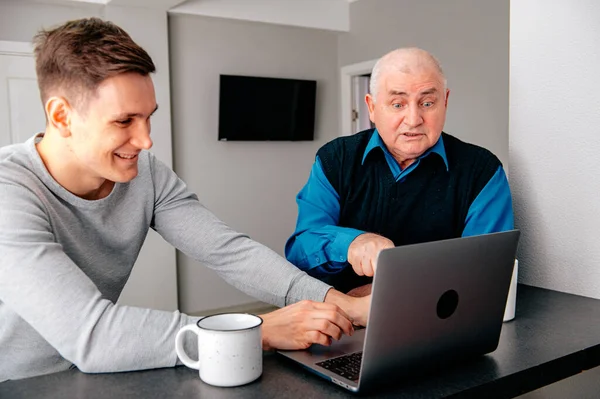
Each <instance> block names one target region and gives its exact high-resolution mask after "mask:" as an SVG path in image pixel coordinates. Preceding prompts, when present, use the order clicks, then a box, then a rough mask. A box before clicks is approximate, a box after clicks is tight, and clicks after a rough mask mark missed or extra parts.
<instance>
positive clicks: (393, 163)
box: [285, 48, 513, 295]
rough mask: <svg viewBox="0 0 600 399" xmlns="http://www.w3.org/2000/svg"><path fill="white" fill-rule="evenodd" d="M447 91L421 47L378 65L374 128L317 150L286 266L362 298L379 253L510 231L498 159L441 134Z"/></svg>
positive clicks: (372, 97)
mask: <svg viewBox="0 0 600 399" xmlns="http://www.w3.org/2000/svg"><path fill="white" fill-rule="evenodd" d="M449 94H450V91H449V90H448V89H447V87H446V78H445V77H444V73H443V71H442V68H441V67H440V64H439V62H438V61H437V60H436V59H435V58H434V57H433V56H432V55H431V54H429V53H428V52H426V51H424V50H421V49H417V48H403V49H398V50H394V51H392V52H390V53H388V54H386V55H385V56H383V57H382V58H381V59H380V60H379V61H378V62H377V63H376V65H375V67H374V68H373V71H372V74H371V83H370V94H368V95H367V96H366V99H365V100H366V102H367V105H368V108H369V117H370V119H371V121H372V122H374V124H375V127H376V128H375V129H370V130H366V131H363V132H360V133H357V134H355V135H352V136H348V137H342V138H338V139H335V140H333V141H331V142H329V143H327V144H326V145H324V146H323V147H322V148H321V149H319V151H318V152H317V156H316V160H315V163H314V165H313V167H312V170H311V174H310V177H309V180H308V182H307V184H306V185H305V186H304V188H302V190H301V191H300V193H299V194H298V196H297V203H298V208H299V212H298V222H297V225H296V231H295V232H294V234H293V235H292V236H291V237H290V238H289V240H288V242H287V244H286V247H285V253H286V256H287V258H288V260H289V261H290V262H292V263H294V264H295V265H296V266H298V267H299V268H300V269H302V270H305V271H307V272H308V273H309V274H311V275H313V276H316V277H318V278H320V279H322V280H324V281H327V282H328V283H330V284H332V285H333V286H334V287H336V288H337V289H339V290H341V291H343V292H347V291H349V290H352V292H351V294H352V295H364V294H366V293H368V292H370V287H369V286H368V285H366V284H368V283H369V282H370V277H371V276H373V274H374V273H375V270H376V267H377V265H376V260H377V255H378V254H379V252H380V251H381V250H382V249H385V248H390V247H393V246H400V245H407V244H414V243H420V242H426V241H434V240H443V239H448V238H454V237H461V236H469V235H477V234H485V233H492V232H497V231H503V230H510V229H512V228H513V211H512V201H511V196H510V190H509V186H508V181H507V179H506V175H505V173H504V170H503V168H502V164H501V163H500V161H499V160H498V158H496V157H495V156H494V155H493V154H492V153H491V152H489V151H488V150H486V149H484V148H481V147H478V146H475V145H472V144H468V143H465V142H462V141H460V140H459V139H457V138H455V137H453V136H451V135H449V134H447V133H444V132H442V129H443V127H444V122H445V119H446V110H447V107H448V97H449ZM399 267H401V265H399ZM356 287H363V288H359V289H355V288H356Z"/></svg>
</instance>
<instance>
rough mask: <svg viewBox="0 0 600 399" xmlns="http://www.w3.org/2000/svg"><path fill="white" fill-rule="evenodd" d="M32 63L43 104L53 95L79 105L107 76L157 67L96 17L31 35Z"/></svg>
mask: <svg viewBox="0 0 600 399" xmlns="http://www.w3.org/2000/svg"><path fill="white" fill-rule="evenodd" d="M33 42H34V46H35V50H34V52H35V64H36V65H35V66H36V73H37V78H38V85H39V88H40V95H41V97H42V104H43V105H45V104H46V101H47V100H48V98H50V97H51V96H52V95H61V96H65V97H66V98H67V100H69V101H70V102H71V103H73V104H72V105H74V106H78V105H81V104H82V102H83V101H85V99H86V98H87V96H88V95H90V94H92V93H93V92H94V91H95V90H96V88H97V87H98V85H99V84H100V83H102V81H104V80H105V79H107V78H110V77H112V76H115V75H118V74H121V73H125V72H136V73H139V74H141V75H144V76H146V75H148V74H150V73H152V72H154V71H155V70H156V68H155V67H154V63H153V62H152V59H151V58H150V56H149V55H148V53H147V52H146V51H145V50H144V49H143V48H141V47H140V46H138V45H137V44H136V43H135V42H134V41H133V39H131V37H130V36H129V35H128V34H127V32H125V31H124V30H123V29H121V28H120V27H118V26H117V25H115V24H113V23H111V22H108V21H103V20H101V19H99V18H86V19H79V20H75V21H69V22H66V23H65V24H63V25H61V26H59V27H57V28H54V29H51V30H42V31H40V32H39V33H38V34H37V35H36V36H35V37H34V39H33Z"/></svg>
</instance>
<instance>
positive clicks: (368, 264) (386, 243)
mask: <svg viewBox="0 0 600 399" xmlns="http://www.w3.org/2000/svg"><path fill="white" fill-rule="evenodd" d="M387 248H394V243H393V242H392V241H391V240H390V239H388V238H385V237H383V236H380V235H378V234H373V233H363V234H361V235H359V236H358V237H356V238H355V239H354V240H353V241H352V242H351V243H350V246H349V247H348V263H350V265H351V266H352V269H354V272H355V273H356V274H357V275H359V276H368V277H373V275H374V274H375V270H376V269H377V256H378V255H379V252H381V250H382V249H387Z"/></svg>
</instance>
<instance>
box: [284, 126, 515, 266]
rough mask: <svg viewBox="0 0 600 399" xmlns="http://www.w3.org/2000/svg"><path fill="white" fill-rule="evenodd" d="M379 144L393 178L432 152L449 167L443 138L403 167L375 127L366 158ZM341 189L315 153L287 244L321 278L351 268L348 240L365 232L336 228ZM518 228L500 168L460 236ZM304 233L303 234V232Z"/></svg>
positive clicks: (403, 175)
mask: <svg viewBox="0 0 600 399" xmlns="http://www.w3.org/2000/svg"><path fill="white" fill-rule="evenodd" d="M376 148H380V149H381V150H382V151H383V153H384V155H385V159H386V162H387V164H388V166H389V168H390V171H391V172H392V174H393V176H394V178H395V180H396V181H397V182H400V183H402V182H403V181H404V179H405V178H406V176H407V175H409V174H410V173H411V172H412V171H414V170H415V169H416V168H418V167H419V164H420V162H421V160H422V159H423V158H425V157H428V156H439V157H441V159H442V160H443V161H444V164H445V165H446V170H448V169H449V165H448V159H447V157H446V150H445V147H444V142H443V138H442V137H441V136H440V138H439V140H438V141H437V142H436V143H435V145H434V146H433V147H431V148H430V149H429V150H427V151H426V152H425V153H424V154H423V155H421V156H420V157H419V158H418V159H417V160H416V161H415V162H413V163H412V164H411V165H409V166H408V167H407V168H405V169H404V170H402V169H401V168H400V165H399V164H398V162H397V161H396V160H395V159H394V157H393V156H392V154H391V153H390V152H389V151H388V149H387V148H386V146H385V145H384V143H383V140H382V139H381V137H380V136H379V133H378V132H377V131H375V134H373V135H372V137H371V139H370V140H369V143H368V144H367V147H366V149H365V151H364V154H363V158H362V162H363V163H364V162H365V159H366V158H367V156H368V155H369V153H370V152H371V151H373V150H374V149H376ZM339 201H340V199H339V195H338V193H337V192H336V191H335V189H334V188H333V187H332V185H331V184H330V183H329V181H328V179H327V177H326V176H325V172H324V171H323V166H322V165H321V161H320V159H319V157H318V156H317V158H316V160H315V163H314V164H313V167H312V170H311V173H310V177H309V179H308V182H307V183H306V185H305V186H304V187H303V188H302V190H301V191H300V192H299V193H298V195H297V197H296V202H297V203H298V222H297V225H296V231H295V232H294V234H293V235H292V236H291V237H290V239H289V240H288V242H287V244H286V247H285V254H286V257H287V259H288V260H289V261H290V262H292V263H294V264H295V265H296V266H298V267H299V268H300V269H302V270H306V271H308V272H309V273H310V274H311V275H313V276H317V277H326V276H328V275H332V274H336V273H338V272H340V271H341V270H342V269H344V268H345V267H346V266H348V262H347V256H348V247H349V246H350V243H351V242H352V241H353V240H354V239H355V238H356V237H357V236H358V235H360V234H362V233H365V231H362V230H357V229H353V228H348V227H342V226H338V225H337V224H338V221H339V215H340V202H339ZM513 228H514V216H513V210H512V199H511V195H510V188H509V185H508V180H507V178H506V174H505V173H504V169H503V168H502V166H500V167H498V169H497V171H496V173H495V174H494V175H493V176H492V178H491V179H490V180H489V181H488V183H487V184H486V185H485V187H484V188H483V189H482V190H481V192H480V193H479V195H478V196H477V197H476V198H475V200H474V201H473V202H472V204H471V206H470V207H469V212H468V214H467V217H466V220H465V227H464V229H463V233H462V236H463V237H466V236H472V235H478V234H487V233H493V232H498V231H505V230H511V229H513ZM301 233H302V234H301Z"/></svg>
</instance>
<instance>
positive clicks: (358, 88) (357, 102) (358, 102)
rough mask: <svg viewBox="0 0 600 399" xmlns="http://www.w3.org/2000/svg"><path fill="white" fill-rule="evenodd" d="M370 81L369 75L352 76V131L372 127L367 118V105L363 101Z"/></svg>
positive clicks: (367, 92)
mask: <svg viewBox="0 0 600 399" xmlns="http://www.w3.org/2000/svg"><path fill="white" fill-rule="evenodd" d="M370 81H371V77H370V76H369V75H361V76H353V77H352V133H358V132H362V131H363V130H367V129H371V127H373V126H372V124H371V120H370V119H369V107H367V103H366V102H365V96H366V95H367V94H369V83H370Z"/></svg>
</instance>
